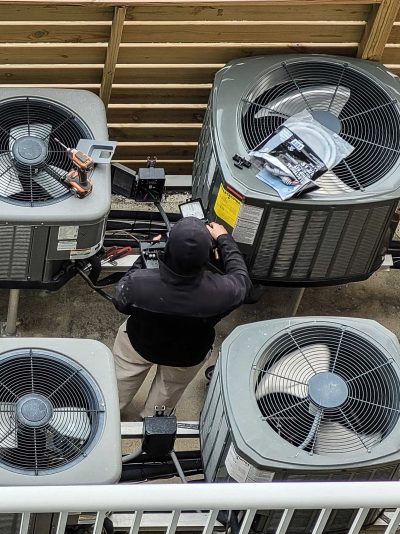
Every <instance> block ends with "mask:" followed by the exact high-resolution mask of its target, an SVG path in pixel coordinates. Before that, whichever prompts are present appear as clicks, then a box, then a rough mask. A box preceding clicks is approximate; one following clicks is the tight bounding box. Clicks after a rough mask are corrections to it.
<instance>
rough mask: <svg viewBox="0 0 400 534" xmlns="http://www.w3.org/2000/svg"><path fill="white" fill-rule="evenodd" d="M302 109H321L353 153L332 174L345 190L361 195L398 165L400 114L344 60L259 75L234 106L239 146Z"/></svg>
mask: <svg viewBox="0 0 400 534" xmlns="http://www.w3.org/2000/svg"><path fill="white" fill-rule="evenodd" d="M288 110H289V111H290V113H289V114H288V113H287V111H288ZM304 110H308V111H310V112H312V113H315V112H321V111H322V112H325V114H326V115H327V116H328V115H329V116H331V117H337V118H338V119H339V120H340V136H341V137H343V139H345V140H346V141H348V142H349V143H350V144H351V145H353V146H354V151H353V152H352V153H351V154H350V155H349V156H348V157H347V158H346V159H345V160H343V161H342V162H341V163H339V164H338V165H337V166H336V167H335V168H334V169H333V172H334V174H335V175H336V176H337V177H338V178H339V179H340V180H341V181H342V182H343V184H345V186H348V187H349V188H351V189H350V191H351V190H360V191H363V190H364V189H365V188H367V187H368V186H371V185H372V184H374V183H376V182H379V181H380V180H382V179H383V178H384V177H385V176H387V174H388V173H389V172H390V170H391V169H392V168H393V167H394V166H395V165H396V164H397V162H398V160H399V153H400V114H399V111H398V106H397V103H396V101H395V100H393V98H391V97H390V96H389V95H388V94H387V93H386V91H385V90H384V89H383V88H382V87H381V86H379V85H378V82H376V81H374V79H373V78H372V77H370V76H367V75H365V74H363V73H362V72H361V71H360V70H358V69H356V68H355V67H353V66H351V65H349V64H348V63H346V62H332V61H327V60H325V61H324V60H319V61H318V60H302V61H299V60H290V61H287V62H282V63H281V64H279V65H277V66H275V67H274V68H272V69H271V70H269V71H267V72H266V73H264V74H263V75H262V77H260V78H259V80H258V81H257V82H256V84H255V86H253V88H252V89H251V90H250V91H248V92H247V93H246V94H245V95H244V96H243V98H242V102H241V105H240V107H239V117H241V134H242V140H243V142H244V144H245V145H246V147H247V148H248V149H249V150H251V149H254V148H255V147H256V146H257V145H258V144H260V143H261V142H262V141H263V140H264V139H265V138H267V137H268V136H269V135H271V134H272V133H273V132H274V131H275V130H276V129H277V128H278V127H279V126H280V125H281V124H282V123H283V122H284V121H285V120H286V119H287V118H288V117H289V115H290V116H292V115H294V114H295V113H299V112H301V111H304ZM316 118H317V117H316ZM334 120H335V121H336V119H335V118H334ZM325 176H326V178H325V179H324V189H326V190H327V191H329V188H330V187H331V189H332V191H333V190H336V189H337V179H336V180H334V179H332V178H330V177H329V174H327V175H325ZM342 192H346V189H345V188H344V191H343V189H342Z"/></svg>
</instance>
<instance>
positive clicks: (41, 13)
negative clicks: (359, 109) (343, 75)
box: [0, 0, 358, 21]
mask: <svg viewBox="0 0 400 534" xmlns="http://www.w3.org/2000/svg"><path fill="white" fill-rule="evenodd" d="M0 5H1V12H0V13H1V20H9V21H13V20H14V21H21V20H41V21H64V20H71V19H72V20H87V21H92V20H108V21H111V20H112V18H113V12H114V10H113V8H112V6H109V7H101V6H100V5H98V4H97V5H96V3H92V4H86V5H74V6H73V11H72V10H71V5H68V4H64V5H59V2H58V1H57V0H55V1H51V0H49V1H48V2H46V4H45V5H37V4H35V3H32V2H18V3H16V2H13V3H9V4H8V5H7V4H6V5H3V2H0ZM26 6H28V9H27V8H26ZM357 7H358V6H357ZM354 8H356V6H354ZM339 11H340V10H339Z"/></svg>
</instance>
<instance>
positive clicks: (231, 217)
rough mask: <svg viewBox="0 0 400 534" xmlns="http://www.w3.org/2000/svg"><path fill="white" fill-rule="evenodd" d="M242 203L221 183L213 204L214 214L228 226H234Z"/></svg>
mask: <svg viewBox="0 0 400 534" xmlns="http://www.w3.org/2000/svg"><path fill="white" fill-rule="evenodd" d="M241 205H242V203H241V202H240V200H238V199H237V198H236V197H234V196H233V195H232V194H231V193H229V191H227V190H226V189H225V188H224V186H223V185H222V184H221V185H220V186H219V191H218V195H217V199H216V201H215V205H214V211H215V213H216V215H217V216H218V217H219V218H220V219H222V220H223V221H225V222H226V223H227V224H229V226H232V227H233V226H235V224H236V220H237V218H238V215H239V210H240V206H241Z"/></svg>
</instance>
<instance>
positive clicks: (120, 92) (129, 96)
mask: <svg viewBox="0 0 400 534" xmlns="http://www.w3.org/2000/svg"><path fill="white" fill-rule="evenodd" d="M210 90H211V84H162V85H160V84H132V85H128V84H126V85H124V84H114V85H113V91H112V93H111V101H110V102H112V103H116V104H118V103H119V104H121V103H128V104H134V103H161V104H175V103H179V104H192V103H195V104H205V103H207V102H208V97H209V95H210Z"/></svg>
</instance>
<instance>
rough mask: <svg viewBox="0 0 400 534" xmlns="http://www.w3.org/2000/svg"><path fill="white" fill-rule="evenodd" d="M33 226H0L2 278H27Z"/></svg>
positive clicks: (0, 268)
mask: <svg viewBox="0 0 400 534" xmlns="http://www.w3.org/2000/svg"><path fill="white" fill-rule="evenodd" d="M31 238H32V227H30V226H11V225H1V226H0V244H1V247H2V254H1V257H0V279H5V280H26V279H27V277H28V270H29V259H30V252H31Z"/></svg>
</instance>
